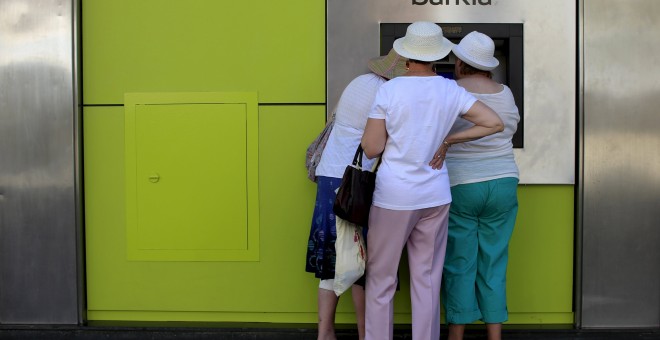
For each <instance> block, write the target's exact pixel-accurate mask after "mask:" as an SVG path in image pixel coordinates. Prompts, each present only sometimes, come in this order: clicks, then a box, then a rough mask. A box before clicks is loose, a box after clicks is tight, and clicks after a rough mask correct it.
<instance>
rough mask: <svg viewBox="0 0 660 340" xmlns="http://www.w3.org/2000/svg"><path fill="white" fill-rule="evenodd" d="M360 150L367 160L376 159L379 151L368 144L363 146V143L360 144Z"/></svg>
mask: <svg viewBox="0 0 660 340" xmlns="http://www.w3.org/2000/svg"><path fill="white" fill-rule="evenodd" d="M362 150H364V155H365V156H366V157H367V158H368V159H373V158H376V157H378V155H380V151H378V150H376V149H375V148H373V147H370V146H369V145H368V144H366V145H365V144H364V142H363V143H362Z"/></svg>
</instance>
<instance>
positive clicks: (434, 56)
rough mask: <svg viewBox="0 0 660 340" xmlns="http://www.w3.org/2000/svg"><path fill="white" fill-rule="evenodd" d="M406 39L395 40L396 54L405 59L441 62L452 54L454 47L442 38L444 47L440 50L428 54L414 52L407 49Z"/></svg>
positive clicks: (439, 48)
mask: <svg viewBox="0 0 660 340" xmlns="http://www.w3.org/2000/svg"><path fill="white" fill-rule="evenodd" d="M404 38H405V37H404ZM404 38H399V39H397V40H394V45H393V47H394V51H396V53H398V54H399V55H400V56H402V57H404V58H408V59H414V60H420V61H436V60H440V59H442V58H444V57H446V56H447V55H448V54H449V52H451V50H452V47H453V46H454V43H452V42H451V41H449V39H447V38H445V37H442V45H440V46H439V47H438V48H435V49H434V50H432V51H428V52H420V51H412V50H410V49H408V48H406V47H405V45H404V44H403V39H404Z"/></svg>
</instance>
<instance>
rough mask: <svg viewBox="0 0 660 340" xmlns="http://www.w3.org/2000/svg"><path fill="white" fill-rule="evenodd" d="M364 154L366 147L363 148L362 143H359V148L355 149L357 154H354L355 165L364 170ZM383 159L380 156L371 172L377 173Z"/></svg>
mask: <svg viewBox="0 0 660 340" xmlns="http://www.w3.org/2000/svg"><path fill="white" fill-rule="evenodd" d="M363 155H364V149H362V143H360V144H358V147H357V150H355V156H353V163H352V164H353V166H354V167H355V168H357V169H359V170H362V156H363ZM382 160H383V157H382V156H381V157H378V162H377V163H376V165H375V166H374V167H373V168H372V169H371V172H373V173H375V172H376V171H378V167H379V166H380V162H381V161H382Z"/></svg>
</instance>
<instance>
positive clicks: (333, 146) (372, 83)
mask: <svg viewBox="0 0 660 340" xmlns="http://www.w3.org/2000/svg"><path fill="white" fill-rule="evenodd" d="M383 83H385V79H384V78H382V77H380V76H378V75H376V74H374V73H367V74H363V75H361V76H358V77H357V78H355V79H353V80H352V81H351V82H350V84H348V86H346V88H345V89H344V92H343V93H342V94H341V97H340V98H339V103H338V104H337V112H336V114H335V125H334V127H333V128H332V132H331V133H330V137H328V143H327V144H326V145H325V149H323V154H322V155H321V161H320V162H319V165H318V166H317V167H316V176H326V177H335V178H341V177H342V176H343V175H344V170H346V166H347V165H349V164H351V162H352V161H353V156H355V150H356V149H357V147H358V145H359V144H360V140H361V139H362V134H363V133H364V126H365V125H366V124H367V114H368V113H369V108H370V107H371V103H373V101H374V98H375V97H376V91H378V88H380V86H381V85H382V84H383ZM372 164H373V160H368V159H367V158H366V157H364V158H363V160H362V167H363V168H365V169H371V166H372Z"/></svg>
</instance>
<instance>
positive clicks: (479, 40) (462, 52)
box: [452, 31, 500, 71]
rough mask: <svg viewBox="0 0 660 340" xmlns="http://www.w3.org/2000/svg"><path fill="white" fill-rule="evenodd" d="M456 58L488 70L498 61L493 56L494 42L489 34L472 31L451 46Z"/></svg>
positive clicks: (494, 66) (497, 63)
mask: <svg viewBox="0 0 660 340" xmlns="http://www.w3.org/2000/svg"><path fill="white" fill-rule="evenodd" d="M452 51H454V54H455V55H456V56H457V57H458V59H461V60H463V61H464V62H465V63H467V64H468V65H470V66H472V67H474V68H477V69H479V70H482V71H490V70H492V69H494V68H496V67H497V65H499V64H500V62H499V61H498V60H497V58H495V57H494V54H495V43H494V42H493V39H491V38H490V37H489V36H487V35H485V34H483V33H479V32H477V31H472V32H470V33H468V35H466V36H465V37H464V38H463V39H461V41H460V42H459V43H458V45H455V46H454V48H452Z"/></svg>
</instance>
